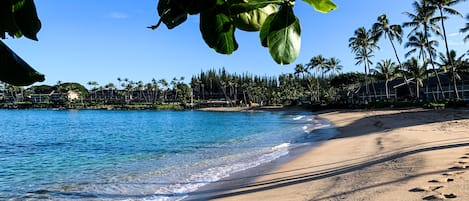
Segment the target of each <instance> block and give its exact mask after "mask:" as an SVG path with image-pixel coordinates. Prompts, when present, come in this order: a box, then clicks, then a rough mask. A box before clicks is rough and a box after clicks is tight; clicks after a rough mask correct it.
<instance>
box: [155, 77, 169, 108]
mask: <svg viewBox="0 0 469 201" xmlns="http://www.w3.org/2000/svg"><path fill="white" fill-rule="evenodd" d="M158 84H160V85H161V88H162V90H163V103H164V102H165V101H166V93H167V91H168V87H169V83H168V81H166V80H165V79H164V78H162V79H160V80H158Z"/></svg>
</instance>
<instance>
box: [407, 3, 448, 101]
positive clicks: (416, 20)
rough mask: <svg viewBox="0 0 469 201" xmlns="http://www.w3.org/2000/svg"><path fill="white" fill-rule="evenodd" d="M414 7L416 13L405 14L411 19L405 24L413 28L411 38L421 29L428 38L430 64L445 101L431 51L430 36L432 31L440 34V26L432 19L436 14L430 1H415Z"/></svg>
mask: <svg viewBox="0 0 469 201" xmlns="http://www.w3.org/2000/svg"><path fill="white" fill-rule="evenodd" d="M412 5H413V7H414V12H415V13H410V12H404V14H406V15H407V16H408V17H409V18H410V20H411V21H410V22H405V23H404V24H403V26H404V27H412V31H411V32H410V33H409V36H410V35H411V34H413V33H415V32H418V31H419V29H421V30H422V31H423V36H424V37H425V38H426V40H425V41H426V43H427V44H426V47H427V52H428V55H429V58H430V64H431V65H432V69H433V72H434V73H435V76H436V78H437V80H438V87H439V89H440V92H441V96H442V97H443V99H444V98H445V94H444V92H443V87H442V85H441V80H440V76H439V75H438V72H437V70H436V68H435V62H434V59H433V56H434V55H435V54H434V53H433V52H432V51H431V48H430V44H429V39H428V38H429V36H430V33H429V31H430V29H431V30H433V31H434V32H436V33H439V31H438V30H439V28H438V26H437V25H436V21H435V19H432V17H433V15H434V13H435V9H433V8H432V6H431V5H430V3H429V2H428V0H420V2H418V1H414V3H413V4H412Z"/></svg>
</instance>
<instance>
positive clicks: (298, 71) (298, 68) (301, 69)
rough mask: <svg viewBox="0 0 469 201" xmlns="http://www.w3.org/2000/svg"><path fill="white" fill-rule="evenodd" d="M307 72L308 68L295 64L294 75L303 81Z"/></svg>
mask: <svg viewBox="0 0 469 201" xmlns="http://www.w3.org/2000/svg"><path fill="white" fill-rule="evenodd" d="M307 72H308V68H307V67H305V66H304V65H303V64H296V66H295V73H294V74H295V75H296V76H298V77H300V75H301V78H302V79H304V77H305V74H306V73H307Z"/></svg>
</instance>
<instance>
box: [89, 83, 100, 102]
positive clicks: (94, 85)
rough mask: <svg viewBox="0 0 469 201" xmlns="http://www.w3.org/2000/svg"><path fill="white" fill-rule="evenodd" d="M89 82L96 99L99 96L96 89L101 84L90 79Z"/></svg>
mask: <svg viewBox="0 0 469 201" xmlns="http://www.w3.org/2000/svg"><path fill="white" fill-rule="evenodd" d="M87 84H88V85H89V86H90V87H91V88H90V90H91V91H92V92H93V94H94V98H95V99H96V98H97V94H96V89H97V87H98V86H99V84H98V82H96V81H89V82H88V83H87Z"/></svg>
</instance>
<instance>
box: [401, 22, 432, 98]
mask: <svg viewBox="0 0 469 201" xmlns="http://www.w3.org/2000/svg"><path fill="white" fill-rule="evenodd" d="M428 39H429V38H427V37H425V36H424V34H423V33H422V32H420V31H418V32H415V33H413V34H412V35H409V38H408V41H407V42H406V43H405V45H404V47H405V48H411V49H410V50H409V51H408V52H407V53H406V54H405V57H406V58H407V57H409V56H410V55H412V54H415V53H418V58H419V59H422V63H426V62H427V60H428V59H427V54H428V53H427V50H428V52H431V54H432V55H435V53H436V48H435V47H436V46H438V41H436V40H430V41H428V42H427V40H428ZM427 45H428V47H427ZM425 66H428V65H425ZM435 76H436V75H435ZM426 78H427V80H428V78H429V75H428V69H427V71H426ZM425 88H426V89H425V92H426V95H427V96H426V97H425V98H428V92H429V91H428V84H427V85H425Z"/></svg>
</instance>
